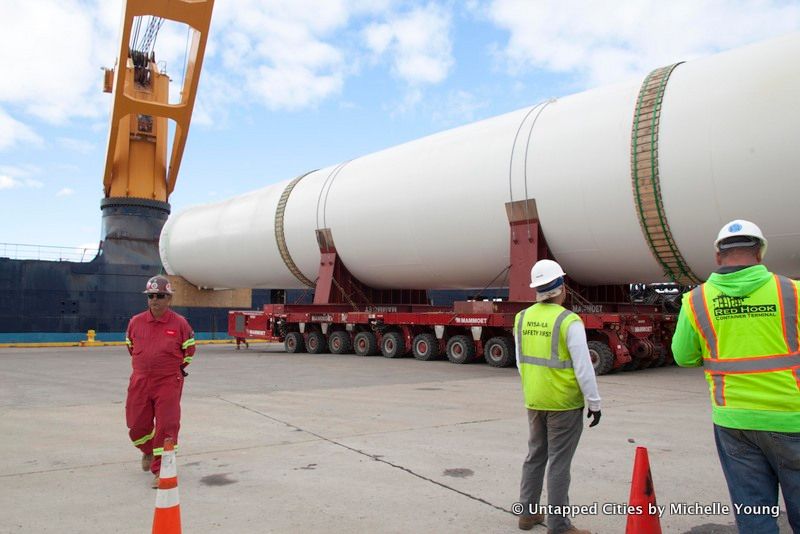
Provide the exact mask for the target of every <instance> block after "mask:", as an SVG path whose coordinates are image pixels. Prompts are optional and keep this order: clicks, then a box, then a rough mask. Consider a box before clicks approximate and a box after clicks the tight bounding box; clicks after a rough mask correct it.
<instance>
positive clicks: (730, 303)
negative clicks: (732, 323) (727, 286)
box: [714, 295, 778, 319]
mask: <svg viewBox="0 0 800 534" xmlns="http://www.w3.org/2000/svg"><path fill="white" fill-rule="evenodd" d="M749 298H750V297H730V296H728V295H719V296H718V297H716V298H714V317H716V318H717V319H727V318H735V317H739V316H744V315H747V316H750V317H767V316H772V315H776V314H777V313H778V307H777V306H776V305H775V304H744V301H745V300H746V299H749Z"/></svg>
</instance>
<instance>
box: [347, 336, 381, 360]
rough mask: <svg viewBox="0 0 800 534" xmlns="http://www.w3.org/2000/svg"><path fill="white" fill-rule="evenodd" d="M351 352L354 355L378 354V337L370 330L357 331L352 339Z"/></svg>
mask: <svg viewBox="0 0 800 534" xmlns="http://www.w3.org/2000/svg"><path fill="white" fill-rule="evenodd" d="M353 352H355V353H356V356H375V355H376V354H378V338H377V337H375V334H373V333H372V332H359V333H358V334H356V337H355V338H354V339H353Z"/></svg>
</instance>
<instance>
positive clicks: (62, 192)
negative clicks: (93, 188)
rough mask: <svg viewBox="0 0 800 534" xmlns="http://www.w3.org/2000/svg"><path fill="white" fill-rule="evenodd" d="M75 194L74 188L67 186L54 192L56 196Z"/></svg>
mask: <svg viewBox="0 0 800 534" xmlns="http://www.w3.org/2000/svg"><path fill="white" fill-rule="evenodd" d="M74 194H75V190H74V189H70V188H69V187H64V188H62V189H60V190H59V191H58V193H56V196H57V197H68V196H71V195H74Z"/></svg>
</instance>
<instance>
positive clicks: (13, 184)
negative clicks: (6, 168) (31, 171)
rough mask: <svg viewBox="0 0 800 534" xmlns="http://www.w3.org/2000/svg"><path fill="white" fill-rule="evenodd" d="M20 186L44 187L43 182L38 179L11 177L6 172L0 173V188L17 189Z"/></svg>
mask: <svg viewBox="0 0 800 534" xmlns="http://www.w3.org/2000/svg"><path fill="white" fill-rule="evenodd" d="M20 187H30V188H32V189H41V188H42V187H44V184H43V183H42V182H40V181H39V180H33V179H31V178H25V179H22V180H20V179H17V178H13V177H11V176H9V175H7V174H0V190H3V189H17V188H20Z"/></svg>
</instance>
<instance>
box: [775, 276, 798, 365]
mask: <svg viewBox="0 0 800 534" xmlns="http://www.w3.org/2000/svg"><path fill="white" fill-rule="evenodd" d="M775 279H776V280H777V281H778V294H779V295H780V301H781V308H782V309H783V337H785V338H786V346H787V347H789V352H800V345H798V340H797V286H796V285H795V284H794V282H792V281H791V280H790V279H788V278H786V277H785V276H778V275H775Z"/></svg>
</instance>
